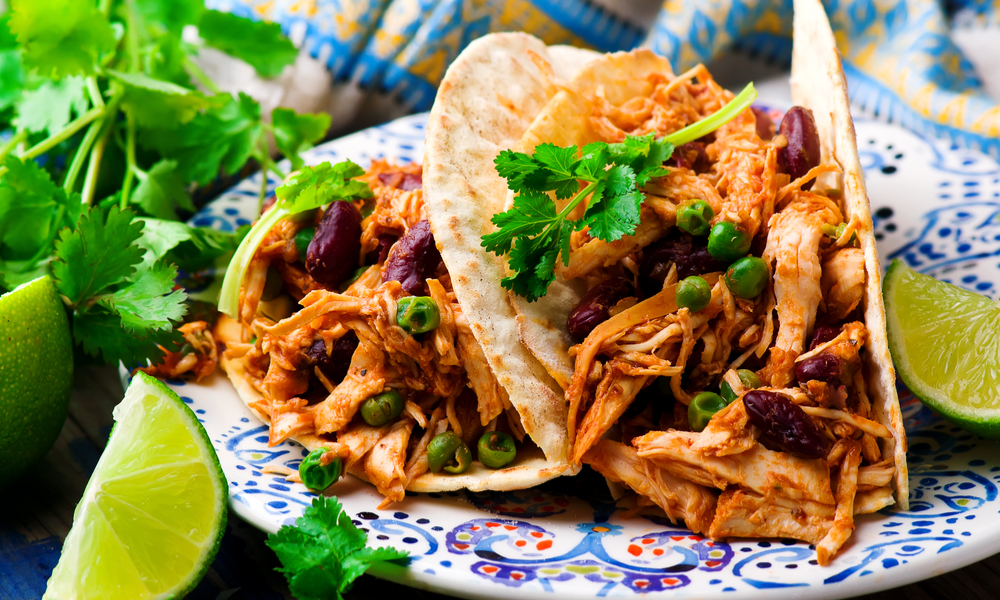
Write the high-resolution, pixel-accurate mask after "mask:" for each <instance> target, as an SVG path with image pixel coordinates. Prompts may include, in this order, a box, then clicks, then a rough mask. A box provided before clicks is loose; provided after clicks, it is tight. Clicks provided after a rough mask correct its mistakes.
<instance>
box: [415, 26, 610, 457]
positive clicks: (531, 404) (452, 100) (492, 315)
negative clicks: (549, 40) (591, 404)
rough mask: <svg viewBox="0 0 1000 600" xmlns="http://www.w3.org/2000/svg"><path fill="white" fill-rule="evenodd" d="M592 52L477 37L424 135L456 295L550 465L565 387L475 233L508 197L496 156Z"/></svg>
mask: <svg viewBox="0 0 1000 600" xmlns="http://www.w3.org/2000/svg"><path fill="white" fill-rule="evenodd" d="M596 56H599V55H598V54H596V53H593V52H590V51H586V50H579V49H575V48H560V47H552V48H549V47H547V46H546V45H545V44H543V43H542V42H541V41H540V40H538V39H537V38H534V37H532V36H530V35H527V34H523V33H499V34H492V35H487V36H485V37H482V38H480V39H478V40H476V41H475V42H473V43H472V44H470V45H469V46H468V47H467V48H466V49H465V50H464V51H463V52H462V53H461V54H460V55H459V56H458V58H457V59H456V60H455V62H453V63H452V65H451V66H450V67H449V68H448V72H447V73H446V74H445V77H444V81H442V82H441V87H440V88H439V89H438V96H437V100H436V101H435V103H434V108H433V109H432V110H431V116H430V123H429V125H428V127H427V140H426V142H425V148H426V150H425V155H424V172H423V181H424V198H425V204H424V208H425V210H426V212H427V218H428V220H429V221H430V224H431V229H432V231H433V232H434V239H435V241H436V242H437V245H438V248H439V249H440V250H441V256H442V258H443V259H444V262H445V264H446V265H447V266H448V272H449V273H450V274H451V283H452V287H453V288H454V290H455V295H456V296H457V298H458V301H459V303H460V304H461V305H462V311H463V312H464V314H465V317H466V318H467V319H468V320H469V324H470V325H471V328H472V332H473V334H474V335H475V337H476V339H477V340H478V341H479V343H480V345H481V346H482V348H483V351H484V352H485V354H486V358H487V360H488V361H489V363H490V367H491V368H492V369H493V372H494V373H495V374H496V377H497V380H498V381H499V382H500V384H501V385H503V386H504V388H505V389H506V390H507V393H508V394H509V396H510V401H511V404H513V405H514V408H515V409H516V410H517V412H518V413H519V414H520V415H521V423H522V425H523V426H524V430H525V432H527V434H528V435H529V436H531V439H532V440H533V441H534V442H535V443H536V444H538V446H539V447H540V448H541V449H542V451H543V452H544V453H545V456H546V457H547V458H548V459H549V460H550V461H553V462H554V463H556V464H561V463H564V462H565V461H566V456H567V450H568V438H567V435H566V403H565V400H564V398H563V392H562V389H561V388H560V387H559V385H557V383H556V382H555V381H554V380H553V379H552V378H551V377H550V376H549V375H548V373H546V370H545V368H544V367H543V366H542V365H541V364H540V363H539V362H538V360H537V359H535V357H534V356H533V355H532V354H531V353H530V352H529V351H528V349H527V348H526V347H525V346H524V345H523V344H521V342H520V339H519V337H518V331H517V325H516V323H517V321H516V316H517V315H516V314H515V312H514V309H513V307H512V306H511V305H510V302H509V301H508V299H507V292H506V291H505V290H504V289H503V288H502V287H500V285H499V281H500V279H501V278H502V277H503V274H504V263H503V261H502V260H501V259H500V258H499V257H497V256H495V255H492V254H489V253H487V252H485V251H484V250H483V248H482V246H481V245H480V240H481V239H482V236H483V235H484V234H486V233H488V232H489V231H490V230H492V227H493V226H492V225H491V224H490V217H492V216H493V215H494V214H496V213H497V212H500V211H501V209H502V208H503V203H504V199H505V197H506V196H505V191H506V189H507V184H506V182H505V181H504V180H503V179H502V178H500V176H499V175H497V173H496V171H495V170H494V168H493V159H494V158H495V157H496V156H497V154H499V153H500V151H501V150H505V149H508V148H513V147H514V146H515V145H516V144H517V142H518V140H520V139H521V137H522V136H523V134H524V132H525V130H526V129H528V126H529V125H530V124H531V122H532V121H533V120H534V118H535V116H536V115H537V114H538V113H539V112H540V111H541V110H542V109H543V108H544V107H545V105H546V104H548V102H549V100H551V99H552V97H553V96H554V95H555V94H556V93H557V91H558V88H557V86H556V81H557V80H559V79H566V78H569V77H571V76H572V75H573V73H574V72H575V71H577V70H579V68H580V66H582V65H583V64H584V63H585V62H586V61H587V60H589V59H590V58H593V57H596Z"/></svg>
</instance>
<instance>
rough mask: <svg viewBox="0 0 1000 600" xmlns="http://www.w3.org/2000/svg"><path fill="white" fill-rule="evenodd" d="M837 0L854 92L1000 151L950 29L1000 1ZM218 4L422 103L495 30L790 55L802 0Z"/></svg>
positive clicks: (997, 11)
mask: <svg viewBox="0 0 1000 600" xmlns="http://www.w3.org/2000/svg"><path fill="white" fill-rule="evenodd" d="M619 1H620V2H623V3H627V2H628V0H619ZM824 4H825V6H826V9H827V12H828V13H829V15H830V21H831V23H832V25H833V28H834V32H835V33H836V36H837V43H838V47H839V49H840V52H841V55H842V56H843V59H844V69H845V71H846V72H847V75H848V80H849V87H850V92H851V97H852V99H853V100H854V101H855V102H857V103H859V104H861V105H863V106H866V107H870V108H871V109H873V110H875V111H876V112H878V113H879V114H881V115H883V116H885V117H886V118H888V119H890V120H893V121H897V122H899V123H902V124H903V125H905V126H907V127H910V128H911V129H914V130H916V131H918V132H921V133H927V134H933V135H937V136H944V137H950V138H951V139H952V140H954V141H955V142H957V143H960V144H963V145H966V146H970V147H974V148H978V149H982V150H984V151H986V152H989V153H990V154H993V155H994V156H1000V139H998V136H1000V104H998V103H997V102H995V101H994V100H992V99H991V98H989V97H988V96H987V95H986V94H985V93H984V92H983V90H982V86H981V83H980V81H979V78H978V77H977V75H976V73H975V71H974V69H973V67H972V65H971V63H969V61H968V60H966V59H965V57H963V56H962V53H961V51H960V50H959V49H958V47H957V46H955V44H954V43H953V42H952V40H951V37H950V33H951V27H952V25H951V19H952V17H953V16H954V15H955V14H956V13H958V12H961V13H962V15H963V16H964V18H966V20H972V21H975V22H977V23H978V24H979V25H982V26H987V27H996V28H998V29H997V31H998V35H1000V0H992V1H990V0H947V1H946V2H940V1H938V0H825V2H824ZM207 5H208V6H209V7H210V8H215V9H218V10H227V11H230V12H234V13H237V14H241V15H244V16H250V17H253V18H258V19H266V20H269V21H275V22H278V23H280V24H281V25H282V27H283V29H284V30H285V31H286V32H288V33H289V34H293V37H296V38H298V39H301V40H302V43H303V45H304V47H305V49H306V50H307V51H308V52H309V53H310V54H311V55H312V56H314V57H316V58H318V59H319V60H321V61H322V62H324V63H325V64H326V65H327V67H328V68H329V69H330V72H331V73H332V75H333V77H334V79H335V80H336V81H351V82H355V83H357V84H359V85H361V86H362V87H364V88H366V89H370V90H372V91H373V92H375V93H380V94H385V95H389V96H392V97H393V98H395V99H396V100H397V101H398V102H399V103H400V104H402V105H403V106H405V107H407V108H408V109H409V110H412V111H420V110H426V109H428V108H429V107H430V105H431V104H432V103H433V100H434V94H435V91H436V89H437V85H438V83H439V82H440V81H441V78H442V77H443V76H444V71H445V69H446V68H447V66H448V64H449V63H450V62H451V61H452V60H453V59H454V58H455V56H456V55H457V54H458V53H459V52H460V51H461V50H462V48H464V47H465V46H466V45H467V44H468V43H469V42H470V41H471V40H473V39H475V38H477V37H479V36H482V35H484V34H486V33H490V32H494V31H526V32H528V33H531V34H533V35H536V36H538V37H540V38H541V39H543V40H545V42H547V43H549V44H573V45H578V46H585V47H591V48H596V49H598V50H603V51H613V50H627V49H630V48H633V47H635V46H638V45H646V46H649V47H651V48H653V49H654V50H656V51H657V52H659V53H661V54H663V55H665V56H666V57H668V58H669V59H670V60H671V62H672V63H673V65H674V68H675V69H676V70H678V71H679V70H683V69H686V68H688V67H690V66H692V65H694V64H697V63H699V62H707V61H709V60H711V59H712V58H714V57H716V56H718V55H719V54H721V53H723V52H727V51H730V50H732V49H734V48H735V49H738V50H745V51H749V52H753V53H757V54H764V55H767V56H769V57H771V58H775V59H779V60H782V59H784V60H787V59H788V57H789V56H790V55H791V37H790V36H791V29H792V27H791V14H792V1H791V0H667V1H666V2H664V4H663V5H662V7H661V9H660V10H659V13H658V14H657V16H656V19H655V20H654V21H653V22H652V23H647V24H638V25H637V24H634V23H631V22H629V21H626V20H625V19H623V18H621V17H619V16H617V15H615V14H612V13H611V12H609V11H608V10H606V9H604V8H602V7H601V6H600V5H598V4H595V3H593V2H591V1H590V0H507V1H504V0H209V1H208V2H207ZM610 5H611V4H609V6H610ZM616 5H617V4H616ZM295 32H298V35H295Z"/></svg>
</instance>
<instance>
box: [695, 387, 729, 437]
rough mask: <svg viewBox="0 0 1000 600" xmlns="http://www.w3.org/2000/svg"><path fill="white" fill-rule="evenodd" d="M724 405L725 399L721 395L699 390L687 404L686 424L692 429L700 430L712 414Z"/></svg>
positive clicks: (710, 418)
mask: <svg viewBox="0 0 1000 600" xmlns="http://www.w3.org/2000/svg"><path fill="white" fill-rule="evenodd" d="M725 407H726V401H725V399H723V398H722V396H720V395H718V394H716V393H713V392H701V393H700V394H698V395H697V396H695V397H694V398H692V399H691V404H688V424H689V425H690V426H691V429H692V430H693V431H702V430H703V429H705V426H707V425H708V422H709V421H711V420H712V415H714V414H715V413H717V412H719V411H720V410H722V409H723V408H725Z"/></svg>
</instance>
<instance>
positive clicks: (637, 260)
mask: <svg viewBox="0 0 1000 600" xmlns="http://www.w3.org/2000/svg"><path fill="white" fill-rule="evenodd" d="M795 11H796V12H795V17H794V23H795V42H794V51H793V64H792V89H793V100H794V102H795V104H796V106H795V107H793V108H792V109H791V110H789V111H788V112H787V113H786V115H785V117H784V118H783V120H782V121H781V125H780V127H778V128H777V131H775V127H774V124H773V122H771V121H770V119H769V117H768V115H767V114H766V113H765V112H763V111H760V110H757V109H751V108H749V106H748V105H749V101H748V100H747V98H752V94H748V93H747V92H746V91H745V92H744V93H743V94H740V95H739V96H737V97H734V95H733V94H731V93H730V92H728V91H726V90H725V89H723V88H721V87H720V86H719V85H718V84H717V83H716V82H715V81H714V80H713V79H712V77H711V75H710V73H709V72H708V71H707V69H705V67H704V66H700V65H699V66H698V67H695V68H693V69H691V70H690V71H688V72H686V73H683V74H680V75H675V74H674V73H673V72H672V70H671V68H670V65H669V64H668V63H667V61H666V60H665V59H663V58H661V57H659V56H656V55H655V54H653V53H652V52H649V51H646V50H636V51H633V52H629V53H617V54H609V55H605V56H603V57H601V58H599V59H595V60H593V61H591V62H588V63H587V64H586V65H585V66H584V67H583V68H582V69H581V70H580V71H579V73H578V74H577V75H576V76H575V77H574V78H573V79H571V80H570V81H568V82H566V83H565V84H564V85H562V86H561V89H560V90H559V91H558V92H557V93H556V94H555V95H554V96H553V98H552V100H550V101H549V102H548V103H547V104H546V105H545V106H544V107H543V108H541V109H540V110H538V111H537V112H532V110H533V107H524V108H522V109H518V108H517V107H516V105H515V108H514V109H513V110H520V111H521V116H522V119H521V120H522V122H525V121H530V124H529V125H528V126H527V127H525V129H524V131H523V133H522V135H521V137H520V140H519V141H518V142H517V143H516V144H511V145H509V146H504V145H503V144H498V143H497V142H496V141H495V140H494V139H492V138H490V137H489V136H490V132H489V129H488V128H479V127H478V126H477V125H476V124H480V123H485V122H489V120H490V118H491V116H490V115H491V114H493V113H492V111H495V110H499V109H497V108H496V107H495V106H493V105H488V104H482V105H466V106H463V107H461V108H460V109H456V110H453V111H439V113H438V114H439V116H441V117H447V118H442V119H441V120H440V122H438V123H435V122H434V121H433V120H432V123H431V126H430V127H429V130H428V141H427V148H428V151H427V156H426V163H427V165H426V168H427V177H426V180H425V181H426V184H427V190H426V193H427V197H428V202H429V205H430V206H434V207H435V208H434V209H432V210H431V211H429V213H428V215H429V217H430V220H431V224H432V226H433V227H434V228H435V232H436V233H437V232H439V231H442V232H443V231H450V232H451V233H450V239H451V240H455V241H454V242H453V245H452V246H451V248H450V250H451V252H449V251H448V250H449V243H444V246H445V252H444V253H443V256H444V261H445V263H446V264H447V265H448V267H449V270H450V272H451V274H452V278H453V281H454V282H456V284H455V293H456V296H457V298H458V299H459V301H460V302H462V303H463V306H464V307H466V309H467V310H468V308H469V307H470V306H473V305H475V303H476V302H479V301H482V302H484V303H485V304H486V305H487V306H489V307H492V308H489V310H487V307H486V306H484V310H483V312H480V313H473V312H472V311H471V310H469V311H468V312H467V315H468V316H469V318H470V322H471V327H472V330H473V331H474V332H476V336H477V339H478V340H479V341H480V343H481V345H482V347H483V351H484V353H485V354H486V356H487V357H489V356H491V355H493V354H495V353H497V352H501V353H502V352H503V351H506V349H507V348H508V347H509V346H508V345H509V344H510V342H509V337H510V334H509V331H508V330H509V328H511V327H514V328H516V334H517V337H518V339H519V341H520V342H521V343H522V344H523V346H524V347H526V348H528V349H529V350H530V351H531V353H532V354H533V355H534V356H535V358H536V359H537V360H538V362H539V363H541V364H542V365H543V366H544V367H545V370H546V372H547V374H548V375H549V376H550V377H551V378H552V379H553V380H554V381H555V382H557V384H558V385H559V386H560V388H562V389H563V390H564V394H565V399H566V402H567V405H568V407H567V410H568V414H567V420H566V423H567V437H568V439H567V442H568V445H569V450H568V452H569V460H570V461H571V462H572V463H573V464H580V463H586V464H589V465H591V466H592V467H593V468H594V469H596V470H597V471H598V472H600V473H601V474H603V475H604V476H605V477H606V478H607V479H608V480H609V482H612V483H613V484H615V488H617V489H619V490H620V489H622V488H621V486H624V489H627V490H630V491H631V492H634V496H633V497H632V506H635V507H637V508H639V509H642V508H643V507H657V508H658V509H659V510H662V511H663V512H664V513H666V515H667V516H668V517H670V518H671V519H673V520H675V521H678V520H683V521H684V522H685V524H686V525H687V526H688V527H689V528H690V529H692V530H693V531H695V532H698V533H703V534H706V535H708V536H710V537H712V538H727V537H780V538H794V539H799V540H805V541H808V542H810V543H813V544H816V547H817V558H818V560H819V562H820V563H821V564H827V563H828V562H829V561H830V560H831V559H832V556H833V555H834V554H835V553H836V552H837V550H838V549H839V548H840V547H841V546H842V544H843V543H844V542H845V541H846V540H847V539H848V537H849V536H850V534H851V532H852V531H853V528H854V525H853V522H854V515H855V514H868V513H872V512H875V511H878V510H880V509H882V508H885V507H887V506H889V505H891V504H893V503H894V502H895V503H896V505H898V506H900V507H902V508H904V509H905V508H906V507H907V504H908V500H907V469H906V457H905V451H906V437H905V432H904V430H903V426H902V418H901V415H900V409H899V402H898V399H897V396H896V391H895V385H894V384H895V374H894V371H893V367H892V363H891V359H890V356H889V352H888V346H887V342H886V333H885V317H884V309H883V305H882V299H881V292H880V286H881V281H880V279H881V277H880V269H879V263H878V255H877V252H876V249H875V240H874V237H873V233H872V221H871V216H870V209H869V204H868V200H867V196H866V192H865V186H864V180H863V178H862V172H861V168H860V163H859V160H858V154H857V148H856V143H855V134H854V127H853V123H852V121H851V117H850V112H849V106H848V100H847V93H846V83H845V80H844V74H843V71H842V69H841V66H840V62H839V58H838V55H837V51H836V46H835V43H834V39H833V35H832V33H831V30H830V27H829V23H828V22H827V20H826V15H825V13H824V11H823V8H822V6H821V5H820V4H819V3H818V2H816V1H815V0H796V2H795ZM479 76H480V77H483V78H488V79H491V80H493V81H494V82H495V85H496V96H498V97H502V96H503V95H504V85H503V84H504V81H505V79H504V77H502V76H500V75H498V74H493V73H489V72H482V73H480V74H479ZM509 110H511V109H504V111H509ZM463 122H468V123H470V124H471V125H469V126H468V127H467V129H468V130H469V135H479V136H484V137H486V138H487V139H483V140H479V141H476V140H467V141H466V143H465V145H463V146H460V149H461V150H462V153H461V158H455V155H454V153H453V151H454V144H455V141H454V139H453V133H452V132H451V131H450V128H453V127H455V124H460V123H463ZM509 137H513V136H512V135H510V134H508V138H509ZM674 145H676V147H674ZM504 150H506V152H502V151H504ZM668 156H669V158H667V157H668ZM664 159H665V160H664ZM452 163H454V164H457V165H458V167H456V166H454V164H452ZM494 163H495V164H494ZM505 179H506V181H504V180H505ZM508 188H509V189H508ZM500 198H503V200H500ZM501 203H502V204H503V206H504V212H502V213H500V214H497V215H495V216H494V215H493V214H492V213H491V212H490V211H491V210H494V207H496V206H497V205H498V204H501ZM487 221H490V222H492V224H493V225H492V226H491V225H490V224H489V223H488V222H487ZM449 228H450V229H449ZM484 233H485V234H486V235H485V236H484ZM477 245H478V248H477V247H476V246H477ZM457 248H460V249H461V251H457V250H456V249H457ZM508 255H509V256H508ZM498 256H503V257H504V261H505V270H502V271H500V272H496V271H495V270H494V269H493V267H492V265H493V264H494V262H493V261H495V260H496V259H497V258H498ZM484 266H486V268H484ZM460 280H461V281H463V282H464V284H463V285H459V284H458V283H457V282H458V281H460ZM504 294H506V296H507V302H508V305H505V306H501V302H500V296H502V295H504ZM507 306H509V307H511V308H507ZM490 310H491V311H492V313H490V312H489V311H490ZM510 310H513V312H514V314H515V315H516V316H515V318H514V320H513V322H512V323H511V322H509V321H507V320H503V322H501V319H502V318H503V316H505V315H506V314H508V312H509V311H510ZM493 315H499V316H493ZM497 331H501V332H506V333H507V334H508V335H507V336H506V337H501V336H500V335H497V334H496V333H495V332H497ZM498 340H502V343H498ZM496 362H497V363H502V362H503V361H502V358H501V359H498V360H497V361H496ZM491 364H493V363H492V362H491ZM494 368H495V370H498V369H502V366H500V367H497V366H496V365H494Z"/></svg>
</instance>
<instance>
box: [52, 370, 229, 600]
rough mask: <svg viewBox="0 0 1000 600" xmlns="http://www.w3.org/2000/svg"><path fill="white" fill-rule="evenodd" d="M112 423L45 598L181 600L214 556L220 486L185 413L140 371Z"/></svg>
mask: <svg viewBox="0 0 1000 600" xmlns="http://www.w3.org/2000/svg"><path fill="white" fill-rule="evenodd" d="M114 416H115V426H114V429H112V431H111V439H110V440H108V446H107V448H105V449H104V454H102V455H101V459H100V461H98V463H97V468H96V469H95V470H94V474H93V475H92V476H91V478H90V482H88V483H87V488H86V490H84V492H83V499H82V500H80V504H78V505H77V507H76V512H75V513H74V515H73V527H72V528H71V529H70V532H69V535H68V536H66V542H65V544H63V550H62V556H60V557H59V564H58V565H56V568H55V570H54V571H52V577H50V578H49V583H48V589H47V590H46V591H45V596H44V597H43V598H44V599H71V598H72V599H77V598H81V599H82V598H102V599H107V600H116V599H119V598H123V599H124V598H128V599H130V600H139V599H145V598H181V597H183V596H184V594H185V593H186V592H187V591H189V590H190V589H191V588H193V587H194V586H195V585H196V584H197V583H198V581H199V580H200V579H201V578H202V576H203V575H204V574H205V570H206V569H207V568H208V565H209V563H211V561H212V558H213V557H214V556H215V553H216V551H217V550H218V548H219V542H220V540H221V538H222V533H223V530H224V529H225V526H226V500H227V498H228V495H229V493H228V489H227V484H226V478H225V476H224V475H223V473H222V467H221V466H220V465H219V459H218V457H217V456H216V455H215V450H214V449H213V448H212V444H211V442H210V441H209V439H208V435H207V434H206V433H205V430H204V429H203V428H202V426H201V424H200V423H198V419H197V418H196V417H195V415H194V413H193V412H191V409H190V408H188V407H187V406H185V405H184V403H183V402H182V401H181V399H180V398H179V397H178V396H177V394H175V393H174V392H172V391H171V390H170V389H168V388H167V387H166V386H165V385H163V384H162V383H160V382H159V381H157V380H156V379H154V378H153V377H150V376H148V375H146V374H144V373H141V372H140V373H136V376H135V378H134V379H133V380H132V384H131V385H130V386H129V388H128V391H127V392H126V393H125V398H124V399H123V400H122V401H121V404H119V405H118V406H117V407H115V410H114Z"/></svg>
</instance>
